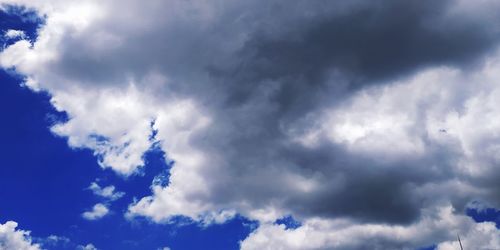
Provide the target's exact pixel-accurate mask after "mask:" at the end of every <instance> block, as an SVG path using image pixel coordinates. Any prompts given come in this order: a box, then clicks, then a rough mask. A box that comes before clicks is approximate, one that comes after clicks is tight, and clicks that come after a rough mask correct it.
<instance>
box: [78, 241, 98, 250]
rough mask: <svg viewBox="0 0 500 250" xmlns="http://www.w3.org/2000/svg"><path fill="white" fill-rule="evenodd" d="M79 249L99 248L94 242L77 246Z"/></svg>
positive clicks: (92, 249) (93, 249) (90, 249)
mask: <svg viewBox="0 0 500 250" xmlns="http://www.w3.org/2000/svg"><path fill="white" fill-rule="evenodd" d="M76 249H77V250H97V248H96V247H95V246H94V245H93V244H90V243H89V244H87V245H85V246H82V245H79V246H77V247H76Z"/></svg>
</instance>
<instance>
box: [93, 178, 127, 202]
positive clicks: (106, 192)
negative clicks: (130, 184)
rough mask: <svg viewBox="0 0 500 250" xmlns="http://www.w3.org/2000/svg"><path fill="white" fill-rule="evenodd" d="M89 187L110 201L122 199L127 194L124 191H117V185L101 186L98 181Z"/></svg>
mask: <svg viewBox="0 0 500 250" xmlns="http://www.w3.org/2000/svg"><path fill="white" fill-rule="evenodd" d="M89 189H90V190H91V191H92V192H93V193H94V194H95V195H97V196H100V197H103V198H105V199H108V200H110V201H115V200H118V199H120V198H121V197H123V196H124V195H125V193H124V192H119V191H115V186H113V185H110V186H106V187H101V186H99V184H97V182H92V183H91V184H90V186H89Z"/></svg>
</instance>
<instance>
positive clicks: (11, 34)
mask: <svg viewBox="0 0 500 250" xmlns="http://www.w3.org/2000/svg"><path fill="white" fill-rule="evenodd" d="M4 36H5V37H7V38H10V39H13V38H25V37H26V34H25V33H24V31H22V30H12V29H10V30H7V31H5V34H4Z"/></svg>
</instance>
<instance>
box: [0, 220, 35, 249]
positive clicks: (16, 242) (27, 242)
mask: <svg viewBox="0 0 500 250" xmlns="http://www.w3.org/2000/svg"><path fill="white" fill-rule="evenodd" d="M16 228H17V223H16V222H14V221H7V222H5V223H4V224H0V249H1V250H10V249H16V250H39V249H41V248H40V245H39V244H34V243H32V241H31V236H30V232H29V231H24V230H20V229H16Z"/></svg>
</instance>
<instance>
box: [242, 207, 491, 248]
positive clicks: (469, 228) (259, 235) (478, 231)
mask: <svg viewBox="0 0 500 250" xmlns="http://www.w3.org/2000/svg"><path fill="white" fill-rule="evenodd" d="M450 229H451V230H450ZM457 233H458V234H460V235H461V240H462V243H463V244H464V247H467V246H469V247H472V248H474V249H498V248H499V247H500V241H499V240H498V239H499V238H500V237H499V236H500V231H499V230H497V229H496V228H495V225H494V223H491V222H482V223H476V222H474V221H473V220H472V219H471V218H469V217H467V216H465V215H457V214H454V213H453V209H452V207H451V206H442V207H440V208H438V209H437V210H435V211H429V210H427V211H425V212H424V215H423V219H422V220H420V221H419V222H417V223H415V224H412V225H409V226H407V227H402V226H391V225H386V224H385V225H384V224H365V225H359V224H353V223H352V222H350V221H346V220H332V221H324V220H320V219H311V220H308V221H306V222H305V223H304V225H303V226H302V227H299V228H297V229H285V226H284V225H276V224H265V225H262V226H260V227H259V228H258V229H257V230H256V231H254V232H252V233H251V234H250V236H249V237H248V238H247V239H245V240H244V241H243V242H241V249H243V250H250V249H346V250H350V249H381V250H382V249H387V250H391V249H394V250H396V249H417V248H419V247H422V246H429V245H432V244H434V243H435V242H439V241H440V240H441V239H442V238H444V237H447V238H450V239H453V238H454V239H455V240H451V241H447V242H443V243H440V244H439V245H438V246H437V249H440V250H441V249H458V248H457V247H458V241H456V239H457V238H456V235H457Z"/></svg>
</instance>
